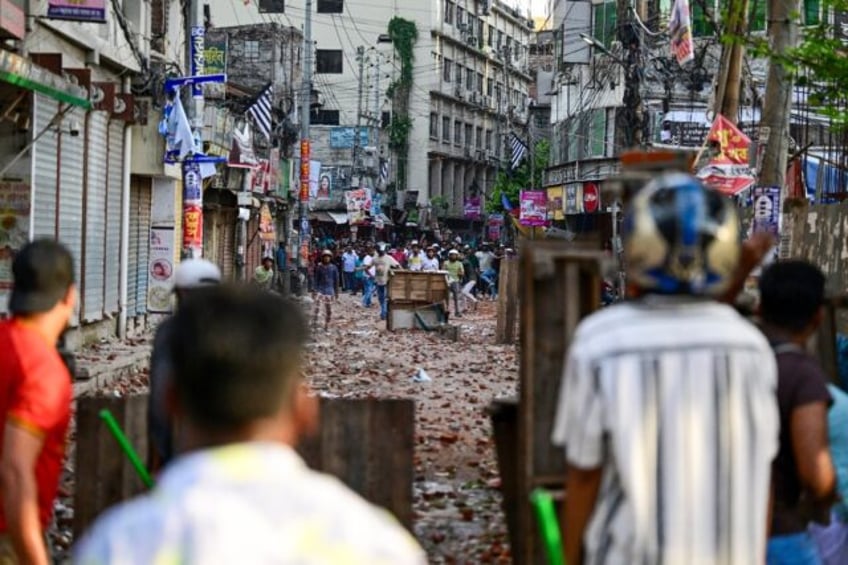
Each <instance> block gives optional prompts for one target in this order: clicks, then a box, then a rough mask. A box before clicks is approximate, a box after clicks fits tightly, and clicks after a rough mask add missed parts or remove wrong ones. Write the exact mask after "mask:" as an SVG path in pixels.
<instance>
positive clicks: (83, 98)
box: [0, 50, 91, 110]
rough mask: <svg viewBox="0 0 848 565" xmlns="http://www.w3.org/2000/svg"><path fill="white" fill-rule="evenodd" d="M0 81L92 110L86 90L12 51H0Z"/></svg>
mask: <svg viewBox="0 0 848 565" xmlns="http://www.w3.org/2000/svg"><path fill="white" fill-rule="evenodd" d="M0 80H3V81H5V82H8V83H9V84H14V85H15V86H18V87H20V88H26V89H27V90H32V91H34V92H39V93H41V94H44V95H45V96H49V97H50V98H54V99H56V100H58V101H59V102H64V103H65V104H70V105H72V106H79V107H80V108H85V109H86V110H89V109H91V102H90V101H89V99H88V94H87V93H86V91H85V89H83V88H80V87H79V86H76V85H75V84H71V83H70V82H69V81H67V80H65V79H64V78H62V77H60V76H58V75H56V74H54V73H51V72H50V71H48V70H47V69H45V68H43V67H40V66H38V65H36V64H35V63H33V62H32V61H30V60H29V59H25V58H23V57H21V56H20V55H16V54H15V53H12V52H10V51H3V50H0Z"/></svg>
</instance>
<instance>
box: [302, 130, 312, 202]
mask: <svg viewBox="0 0 848 565" xmlns="http://www.w3.org/2000/svg"><path fill="white" fill-rule="evenodd" d="M309 154H310V151H309V140H308V139H302V140H301V141H300V201H301V202H309Z"/></svg>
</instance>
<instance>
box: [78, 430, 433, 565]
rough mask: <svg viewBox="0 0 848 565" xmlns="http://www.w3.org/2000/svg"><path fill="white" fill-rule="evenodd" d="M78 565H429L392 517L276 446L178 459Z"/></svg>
mask: <svg viewBox="0 0 848 565" xmlns="http://www.w3.org/2000/svg"><path fill="white" fill-rule="evenodd" d="M74 558H75V562H77V563H84V564H86V565H97V564H100V563H103V564H107V563H109V564H113V563H114V564H122V565H130V564H138V565H142V564H143V565H148V564H155V563H185V564H197V565H217V564H222V565H224V564H226V565H231V564H234V563H245V564H248V563H249V564H251V565H262V564H272V563H273V564H292V565H293V564H298V565H313V564H315V565H317V564H326V565H330V564H333V565H335V564H339V563H351V564H360V563H361V564H363V565H364V564H385V565H394V564H410V565H424V564H425V563H426V556H425V554H424V552H423V551H422V550H421V548H420V547H419V546H418V544H417V543H416V542H415V540H414V539H413V538H412V536H411V535H410V534H409V533H408V532H407V531H406V530H405V529H403V528H402V527H401V526H400V525H398V524H397V523H396V522H395V521H394V519H393V518H392V517H391V516H390V515H389V514H388V513H387V512H385V511H383V510H381V509H378V508H376V507H374V506H371V505H370V504H368V503H366V502H365V501H364V500H362V499H361V498H360V497H359V496H357V495H356V494H354V493H353V492H352V491H351V490H349V489H348V488H347V487H346V486H344V485H343V484H342V483H341V482H340V481H338V480H336V479H335V478H332V477H330V476H328V475H323V474H321V473H316V472H314V471H311V470H310V469H308V468H307V467H306V465H305V464H304V463H303V461H302V460H301V459H300V458H299V457H298V455H297V454H296V453H295V452H294V451H293V450H292V449H289V448H287V447H285V446H282V445H278V444H270V443H251V444H235V445H231V446H226V447H221V448H215V449H210V450H204V451H200V452H197V453H195V454H190V455H187V456H184V457H181V458H179V459H177V460H176V461H174V463H173V464H172V466H171V467H169V468H168V469H167V470H166V471H165V473H164V475H163V476H162V479H161V481H160V483H159V485H158V486H157V487H156V489H155V490H154V491H153V492H152V493H150V494H148V495H146V496H142V497H140V498H137V499H135V500H133V501H131V502H128V503H126V504H124V505H121V506H119V507H117V508H116V509H113V510H111V511H109V512H108V513H107V514H106V515H105V516H103V517H101V518H100V519H99V520H97V523H96V524H95V526H94V528H93V529H92V530H91V531H90V532H89V534H88V535H87V536H86V537H85V538H84V539H83V540H82V541H81V542H80V544H79V545H78V547H77V548H76V552H75V555H74Z"/></svg>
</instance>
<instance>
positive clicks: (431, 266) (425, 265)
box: [421, 246, 439, 271]
mask: <svg viewBox="0 0 848 565" xmlns="http://www.w3.org/2000/svg"><path fill="white" fill-rule="evenodd" d="M421 270H422V271H438V270H439V258H438V257H436V249H435V248H434V247H433V246H430V247H428V248H427V255H426V256H425V257H424V259H423V260H422V261H421Z"/></svg>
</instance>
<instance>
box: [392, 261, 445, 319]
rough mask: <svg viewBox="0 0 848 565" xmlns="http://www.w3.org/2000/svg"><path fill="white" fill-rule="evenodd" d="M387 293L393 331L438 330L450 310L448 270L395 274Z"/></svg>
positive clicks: (398, 272) (397, 272)
mask: <svg viewBox="0 0 848 565" xmlns="http://www.w3.org/2000/svg"><path fill="white" fill-rule="evenodd" d="M387 290H388V298H387V300H388V316H387V317H386V328H387V329H388V330H389V331H394V330H395V329H401V328H417V327H421V326H422V325H425V326H426V327H433V328H435V327H436V326H438V325H440V323H441V322H440V318H441V319H442V321H443V318H444V314H445V313H446V312H448V310H449V308H448V306H449V305H448V301H449V300H450V290H449V289H448V282H447V278H446V277H445V272H444V271H394V272H393V273H392V276H391V277H390V278H389V284H388V288H387ZM416 314H417V316H416Z"/></svg>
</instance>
